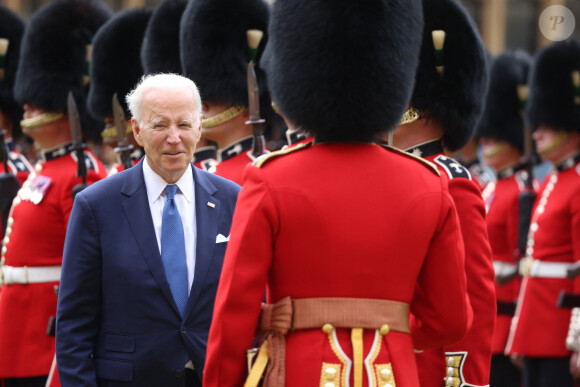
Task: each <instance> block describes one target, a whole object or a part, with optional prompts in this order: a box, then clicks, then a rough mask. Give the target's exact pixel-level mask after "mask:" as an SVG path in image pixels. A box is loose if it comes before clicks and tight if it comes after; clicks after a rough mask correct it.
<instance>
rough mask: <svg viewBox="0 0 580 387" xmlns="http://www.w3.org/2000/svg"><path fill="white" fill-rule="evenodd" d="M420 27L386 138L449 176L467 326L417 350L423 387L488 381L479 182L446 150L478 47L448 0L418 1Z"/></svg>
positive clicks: (476, 75) (477, 104) (456, 143)
mask: <svg viewBox="0 0 580 387" xmlns="http://www.w3.org/2000/svg"><path fill="white" fill-rule="evenodd" d="M423 14H424V17H425V26H424V30H423V44H422V48H421V54H420V59H419V63H420V65H419V68H418V70H417V75H416V77H415V79H416V83H415V89H414V91H413V96H412V97H411V102H410V108H409V110H408V111H407V112H406V113H405V115H404V117H403V120H402V122H401V125H399V127H398V128H397V129H396V130H395V131H394V132H393V136H392V140H393V142H392V143H393V145H394V146H395V147H397V148H401V149H406V150H408V151H409V152H411V153H412V154H413V155H416V156H419V157H423V158H425V159H426V160H428V161H430V162H432V163H434V164H435V165H436V166H437V168H438V169H439V171H440V172H441V174H442V175H444V176H446V177H448V178H449V192H450V194H451V196H452V197H453V200H454V202H455V205H456V206H457V212H458V214H459V220H460V223H461V231H462V234H463V239H464V240H465V242H466V243H465V274H466V275H467V279H468V282H467V295H468V296H469V301H470V303H471V307H472V308H473V325H472V327H471V329H470V331H469V333H468V334H467V335H466V336H465V338H464V339H463V340H462V341H461V342H459V343H456V344H454V345H451V346H448V347H445V348H440V349H437V350H432V351H424V352H422V353H419V354H418V355H417V366H418V368H419V374H420V380H421V386H422V387H429V386H434V387H441V384H442V383H443V381H445V383H446V384H445V385H447V386H487V385H488V384H489V369H490V362H491V343H492V335H493V330H494V325H495V315H496V300H495V285H494V270H493V264H492V255H491V249H490V246H489V241H488V236H487V224H486V220H485V205H484V202H483V199H482V197H481V189H480V187H479V185H478V184H477V183H476V182H475V181H473V179H472V177H471V174H470V173H469V171H468V170H467V169H466V168H465V167H463V166H462V165H461V164H460V163H459V162H457V161H456V160H454V159H452V158H451V157H449V156H446V155H445V154H444V153H443V149H446V150H448V151H450V152H454V151H456V150H458V149H459V148H461V147H462V146H463V145H465V143H466V142H467V141H468V140H469V139H470V138H471V136H472V133H473V131H474V129H475V125H476V123H477V121H478V119H479V116H480V114H481V111H482V108H483V102H484V97H485V91H486V86H487V73H488V71H487V66H486V59H485V50H484V47H483V43H482V41H481V38H480V36H479V34H478V32H477V29H476V27H475V24H474V23H473V21H472V20H471V18H470V17H469V15H468V14H467V12H466V11H465V9H464V8H463V7H462V6H461V5H460V4H459V3H458V2H457V1H455V0H424V1H423Z"/></svg>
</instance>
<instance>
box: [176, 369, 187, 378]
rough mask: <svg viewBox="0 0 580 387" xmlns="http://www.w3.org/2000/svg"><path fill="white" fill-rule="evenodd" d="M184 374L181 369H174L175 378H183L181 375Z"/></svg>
mask: <svg viewBox="0 0 580 387" xmlns="http://www.w3.org/2000/svg"><path fill="white" fill-rule="evenodd" d="M184 374H185V372H183V371H182V370H177V371H175V377H176V378H183V375H184Z"/></svg>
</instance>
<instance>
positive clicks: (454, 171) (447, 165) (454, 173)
mask: <svg viewBox="0 0 580 387" xmlns="http://www.w3.org/2000/svg"><path fill="white" fill-rule="evenodd" d="M433 161H434V162H435V164H437V165H439V166H441V168H443V169H444V170H445V172H447V175H448V176H449V178H450V179H455V178H458V177H463V178H465V179H468V180H471V173H469V170H468V169H467V168H465V167H464V166H463V165H461V163H460V162H459V161H457V160H455V159H453V158H451V157H448V156H445V155H439V156H437V157H435V159H434V160H433Z"/></svg>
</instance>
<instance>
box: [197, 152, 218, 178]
mask: <svg viewBox="0 0 580 387" xmlns="http://www.w3.org/2000/svg"><path fill="white" fill-rule="evenodd" d="M217 163H218V161H217V152H216V148H215V146H204V147H202V148H198V149H196V150H195V153H194V154H193V165H194V166H195V167H197V168H199V169H203V170H204V171H211V172H213V171H214V170H215V167H216V165H217Z"/></svg>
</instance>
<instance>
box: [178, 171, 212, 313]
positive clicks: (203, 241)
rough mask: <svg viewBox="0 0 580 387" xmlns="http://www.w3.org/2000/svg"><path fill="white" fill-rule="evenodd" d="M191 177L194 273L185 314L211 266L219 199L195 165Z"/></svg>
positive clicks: (191, 305)
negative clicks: (193, 218) (193, 205)
mask: <svg viewBox="0 0 580 387" xmlns="http://www.w3.org/2000/svg"><path fill="white" fill-rule="evenodd" d="M193 179H194V181H195V219H196V220H195V222H196V225H197V243H196V249H195V274H194V278H193V285H192V287H191V292H190V294H189V300H188V303H187V309H186V316H189V314H190V312H191V311H192V309H193V306H194V305H195V303H196V301H197V299H198V298H199V295H200V293H201V289H203V284H204V282H205V279H206V276H207V271H208V269H209V267H210V266H211V261H212V259H213V251H214V248H215V240H216V235H217V234H218V232H217V228H218V219H219V213H220V201H219V200H218V199H217V198H216V197H215V196H214V194H215V193H216V191H217V189H216V188H215V186H214V185H213V184H212V183H211V181H209V179H208V178H207V177H206V176H204V174H203V173H201V172H200V171H199V170H197V168H195V167H193Z"/></svg>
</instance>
